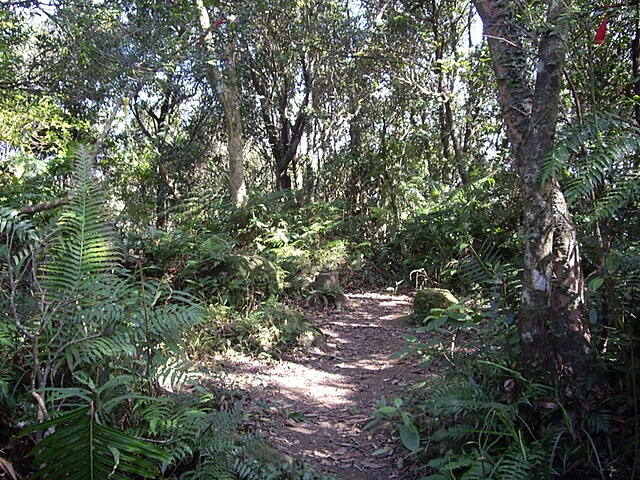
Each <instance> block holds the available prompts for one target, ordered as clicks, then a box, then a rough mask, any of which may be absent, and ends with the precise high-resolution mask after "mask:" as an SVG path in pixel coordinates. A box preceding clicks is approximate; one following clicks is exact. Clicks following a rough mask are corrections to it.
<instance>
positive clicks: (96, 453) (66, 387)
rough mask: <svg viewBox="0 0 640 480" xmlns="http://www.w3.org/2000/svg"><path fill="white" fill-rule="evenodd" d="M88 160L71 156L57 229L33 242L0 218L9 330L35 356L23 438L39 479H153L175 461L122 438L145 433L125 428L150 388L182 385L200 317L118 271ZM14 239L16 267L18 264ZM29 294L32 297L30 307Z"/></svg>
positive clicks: (21, 226)
mask: <svg viewBox="0 0 640 480" xmlns="http://www.w3.org/2000/svg"><path fill="white" fill-rule="evenodd" d="M93 160H94V158H93V155H91V153H90V152H89V151H88V150H87V149H84V148H80V149H79V150H78V153H77V158H76V165H75V171H74V175H73V184H72V189H71V194H70V198H71V199H70V201H69V203H68V204H67V205H66V206H65V208H64V210H63V211H62V212H61V213H60V215H59V217H58V220H57V221H56V222H55V225H54V226H53V227H52V228H50V229H47V230H43V231H42V232H40V234H39V235H34V234H31V233H29V235H27V234H26V233H25V234H22V233H21V232H31V231H32V230H31V229H30V227H29V225H28V224H27V223H26V222H24V221H22V220H21V219H19V218H18V217H16V216H15V215H13V214H11V213H6V212H2V214H0V218H2V219H3V220H2V221H0V225H1V226H2V228H3V232H4V233H5V235H6V239H7V241H5V242H4V245H5V253H6V252H11V255H10V256H7V258H8V261H7V262H6V264H3V270H2V273H3V278H2V279H3V282H4V283H5V284H7V285H8V286H9V287H10V288H9V290H8V291H9V295H8V296H7V300H8V303H9V304H10V306H12V308H10V309H9V311H10V315H11V320H12V321H13V324H14V325H15V327H16V328H17V329H18V330H19V331H20V332H21V333H22V335H23V338H24V339H25V340H26V341H27V343H29V344H30V345H29V348H27V349H26V350H27V351H29V352H30V353H31V357H29V360H28V367H29V370H30V377H31V378H30V382H29V383H30V385H29V390H30V393H31V395H32V396H33V398H34V399H35V400H36V403H37V409H38V420H39V422H38V423H37V424H36V425H33V426H31V427H29V428H27V429H26V430H25V431H24V434H25V435H29V436H31V437H33V439H34V440H35V441H36V446H35V447H34V449H33V451H32V454H33V456H34V465H37V468H36V469H35V472H34V473H33V475H34V477H35V478H83V479H84V478H100V479H102V478H120V479H124V478H130V476H131V475H137V476H139V477H145V478H157V477H158V476H159V470H158V468H159V465H160V464H161V463H168V462H169V461H171V457H170V456H169V455H168V454H166V453H164V452H163V451H162V450H161V449H159V448H157V447H155V446H154V445H152V444H151V443H149V442H147V441H143V440H140V439H139V438H137V437H136V436H134V435H132V434H130V433H127V432H126V431H125V430H126V429H127V428H130V427H132V426H135V427H136V428H138V430H137V432H138V433H145V428H148V426H147V427H145V426H144V425H141V424H137V425H132V424H131V423H130V422H128V421H127V420H126V419H127V418H129V417H130V415H131V411H132V410H133V409H135V407H136V404H138V403H140V402H145V401H149V400H148V398H149V397H148V396H146V395H143V394H147V395H148V394H149V393H154V391H153V390H152V388H149V387H158V388H159V387H163V388H165V389H166V388H174V387H175V386H176V385H181V384H183V383H184V381H185V379H186V377H187V376H188V375H189V373H190V372H189V370H190V366H189V365H188V364H187V363H186V361H185V360H184V344H183V342H182V332H184V331H185V330H187V329H189V328H191V327H192V326H193V325H195V323H196V322H197V321H198V320H199V318H200V314H201V310H200V308H199V307H198V306H197V305H195V304H194V303H193V302H191V300H190V298H189V297H188V296H186V295H182V294H180V293H179V292H174V291H172V290H171V289H170V288H167V287H166V285H163V284H161V283H159V282H148V281H146V280H145V278H144V276H143V274H142V267H141V265H140V264H139V267H140V268H139V269H138V274H139V275H137V276H132V275H130V274H128V273H127V272H126V271H124V270H122V269H121V263H122V260H123V258H124V255H123V253H122V250H121V249H120V248H119V247H118V241H117V236H116V233H115V230H114V228H113V226H112V224H111V222H110V219H109V215H108V213H107V211H106V208H105V204H104V201H103V197H102V194H101V191H100V185H99V183H98V182H97V180H96V178H95V175H94V165H93ZM19 235H22V237H19ZM20 238H24V239H25V243H26V245H27V249H26V251H27V253H25V254H22V255H20V254H18V253H15V252H17V251H18V250H17V249H16V248H15V243H16V242H15V241H14V240H15V239H20ZM11 242H13V243H11ZM9 260H10V261H9ZM27 266H28V268H27ZM21 282H23V283H21ZM24 283H28V285H29V287H30V290H31V291H33V292H35V293H36V295H35V296H34V299H33V301H31V302H29V301H28V297H27V296H26V295H22V292H23V291H25V288H24V285H23V284H24ZM3 292H4V289H3ZM21 295H22V296H21ZM169 359H171V361H169ZM140 378H142V382H141V381H140V380H139V379H140ZM109 392H110V393H109ZM105 395H107V396H109V397H110V398H109V399H108V400H106V399H105ZM48 418H49V420H47V419H48ZM43 420H46V421H44V422H43ZM143 436H145V437H146V435H143Z"/></svg>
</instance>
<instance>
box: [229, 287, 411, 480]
mask: <svg viewBox="0 0 640 480" xmlns="http://www.w3.org/2000/svg"><path fill="white" fill-rule="evenodd" d="M409 309H410V298H409V297H407V296H404V295H400V296H398V295H390V294H381V293H360V294H348V295H347V306H346V307H345V308H344V309H342V310H341V311H337V310H310V311H307V312H306V313H307V316H308V317H309V319H310V320H311V321H312V322H313V323H314V324H315V325H316V326H317V327H318V328H320V330H322V332H323V333H324V335H325V337H326V346H325V348H324V349H323V351H320V350H316V351H313V352H308V353H306V354H304V355H298V356H295V357H291V358H285V359H283V360H273V359H270V360H264V359H263V360H256V359H251V358H248V357H241V358H235V359H234V361H230V360H225V364H226V368H225V376H226V378H225V381H229V382H232V383H233V384H235V385H237V386H239V387H240V388H242V389H244V390H246V391H247V392H248V394H249V395H251V396H252V398H253V400H254V402H256V403H257V404H259V405H261V408H262V409H263V410H264V409H265V407H266V411H263V412H261V413H260V414H259V415H258V416H257V420H256V421H257V423H258V424H257V428H258V429H259V430H260V431H261V433H262V435H263V436H264V437H265V438H266V439H267V441H268V442H269V443H270V444H271V445H272V446H274V447H275V448H277V449H278V450H280V451H282V452H284V453H286V454H287V455H290V456H292V457H295V458H300V459H301V460H302V461H303V462H304V463H305V465H307V466H310V467H316V468H317V469H319V470H321V471H324V472H325V473H329V474H331V475H333V476H335V478H336V479H338V480H389V479H400V478H402V476H401V472H400V470H398V468H397V467H396V458H395V455H394V454H395V453H396V447H397V443H398V442H397V441H396V440H394V439H391V438H389V436H388V432H385V431H375V432H370V431H363V426H364V425H366V424H367V423H368V422H369V421H370V420H371V418H372V416H371V414H372V412H373V410H374V408H375V407H376V405H377V404H378V402H379V400H380V398H381V397H382V396H384V397H386V398H387V399H393V398H394V397H395V396H399V395H401V394H402V388H403V387H404V386H406V385H408V384H410V383H412V382H413V381H417V380H419V379H420V378H422V375H423V374H422V373H421V372H420V370H419V369H416V368H415V364H411V363H409V362H407V361H403V360H391V359H390V358H389V357H390V355H391V354H392V353H394V352H397V351H399V350H401V349H402V347H403V343H404V340H403V335H404V334H406V333H409V332H410V331H411V330H412V328H411V326H410V325H408V324H407V323H406V322H405V317H406V316H407V315H408V314H409ZM398 448H399V449H401V448H402V447H398ZM402 453H403V454H404V453H408V452H402Z"/></svg>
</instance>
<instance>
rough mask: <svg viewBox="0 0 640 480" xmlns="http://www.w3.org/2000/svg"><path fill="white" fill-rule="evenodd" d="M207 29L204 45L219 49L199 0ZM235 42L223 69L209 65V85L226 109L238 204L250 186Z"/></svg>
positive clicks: (230, 45) (202, 22) (233, 196)
mask: <svg viewBox="0 0 640 480" xmlns="http://www.w3.org/2000/svg"><path fill="white" fill-rule="evenodd" d="M196 6H197V8H198V13H199V16H200V27H201V28H202V31H203V39H202V41H203V45H204V46H205V48H206V50H207V52H208V53H213V52H214V51H215V49H214V44H213V38H212V36H211V28H212V26H211V20H210V18H209V12H208V11H207V8H206V7H205V5H204V1H203V0H196ZM234 50H235V49H234V48H233V43H232V42H231V40H229V43H227V45H226V48H225V49H224V57H225V58H224V60H223V62H221V63H222V64H223V65H224V67H221V69H220V70H219V69H218V67H216V66H215V65H213V64H212V63H208V64H207V65H206V76H207V80H208V82H209V85H210V86H211V88H212V89H213V91H214V92H215V93H216V95H217V96H218V100H220V103H221V104H222V109H223V110H224V114H225V120H226V127H227V155H228V159H229V184H230V185H229V186H230V190H231V201H232V202H233V203H234V204H235V205H236V206H238V207H241V206H243V205H244V204H245V203H246V202H247V187H246V184H245V179H244V133H243V130H242V117H241V116H240V89H239V87H238V79H237V75H236V65H235V55H234V53H235V52H234Z"/></svg>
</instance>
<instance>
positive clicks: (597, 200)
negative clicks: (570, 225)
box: [542, 113, 640, 223]
mask: <svg viewBox="0 0 640 480" xmlns="http://www.w3.org/2000/svg"><path fill="white" fill-rule="evenodd" d="M639 152H640V129H638V127H637V126H635V125H632V124H630V123H629V122H627V121H625V120H624V119H622V118H620V117H618V116H616V115H612V114H606V113H600V114H597V115H595V114H594V115H593V116H591V117H589V118H588V119H587V120H585V121H584V122H582V123H580V124H578V125H576V126H573V127H570V128H568V129H566V130H565V131H563V132H562V138H561V139H560V140H559V141H558V142H557V143H556V145H555V147H554V148H553V149H552V150H551V151H550V152H549V154H548V156H547V158H546V160H545V162H544V164H543V167H542V181H543V182H546V181H548V180H549V179H550V178H552V177H554V176H555V177H558V178H561V179H563V183H564V185H563V187H564V188H563V189H564V193H565V196H566V198H567V202H568V203H569V204H573V203H576V202H577V201H578V200H580V199H588V200H590V201H592V205H591V209H590V211H589V212H588V214H587V218H588V221H589V222H590V223H594V222H598V221H602V220H604V219H607V218H612V217H613V216H614V215H615V214H616V212H618V211H619V210H620V209H621V208H623V207H624V206H625V205H627V204H628V202H629V200H630V199H632V198H633V197H634V195H635V194H636V193H637V192H638V190H639V189H640V169H638V166H637V163H636V162H635V161H634V160H633V159H634V158H635V157H636V156H637V155H638V153H639Z"/></svg>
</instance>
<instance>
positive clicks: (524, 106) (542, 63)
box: [474, 0, 590, 382]
mask: <svg viewBox="0 0 640 480" xmlns="http://www.w3.org/2000/svg"><path fill="white" fill-rule="evenodd" d="M474 3H475V5H476V8H477V10H478V13H479V14H480V16H481V18H482V21H483V24H484V34H485V36H486V38H487V41H488V44H489V49H490V51H491V57H492V61H493V68H494V71H495V74H496V79H497V81H498V92H499V100H500V105H501V109H502V113H503V118H504V122H505V125H506V127H507V135H508V137H509V141H510V143H511V146H512V152H513V158H514V162H515V166H516V169H517V171H518V173H519V175H520V177H521V180H522V188H523V197H524V228H525V235H526V238H527V240H526V247H525V249H526V250H525V258H524V274H523V294H522V303H521V310H520V318H519V332H520V346H521V349H522V359H523V362H524V367H525V369H526V370H527V373H528V374H529V375H530V376H531V377H532V378H533V379H537V380H541V381H545V382H554V381H557V380H562V381H568V382H574V381H579V380H581V379H584V378H585V377H586V376H587V375H588V373H589V365H588V362H586V361H585V359H586V358H587V355H586V354H588V353H589V349H590V333H589V325H588V321H587V319H586V315H585V308H584V302H585V300H584V280H583V275H582V271H581V262H580V255H579V251H578V243H577V238H576V228H575V225H574V224H573V222H572V220H571V217H570V215H569V211H568V208H567V204H566V202H565V199H564V196H563V193H562V190H561V188H560V184H559V183H558V181H557V179H555V178H552V179H550V180H548V181H546V182H544V183H543V182H542V177H541V171H542V166H543V162H544V158H545V156H546V154H547V153H548V152H549V150H550V149H551V148H552V147H553V143H554V137H555V132H556V124H557V113H558V105H559V98H560V91H561V87H562V85H561V82H562V70H563V67H564V61H565V48H566V44H565V41H566V37H567V28H568V16H569V14H570V11H571V10H570V7H569V4H568V2H563V1H557V0H550V1H549V2H547V3H548V6H549V10H548V16H547V22H546V27H547V28H546V30H545V31H544V32H543V33H542V34H541V37H540V41H539V44H538V55H537V58H536V60H537V62H536V64H537V67H536V71H535V72H530V71H529V70H528V69H527V65H532V64H533V63H534V62H533V61H532V60H533V59H529V58H527V57H526V49H525V48H523V39H522V37H521V35H522V32H524V31H525V26H524V25H518V20H517V15H516V13H517V12H515V10H514V9H515V8H518V7H517V4H516V2H507V1H504V0H475V2H474ZM533 73H535V79H536V80H535V88H532V86H531V85H530V83H529V80H528V79H529V78H532V77H533ZM529 74H530V75H529Z"/></svg>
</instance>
